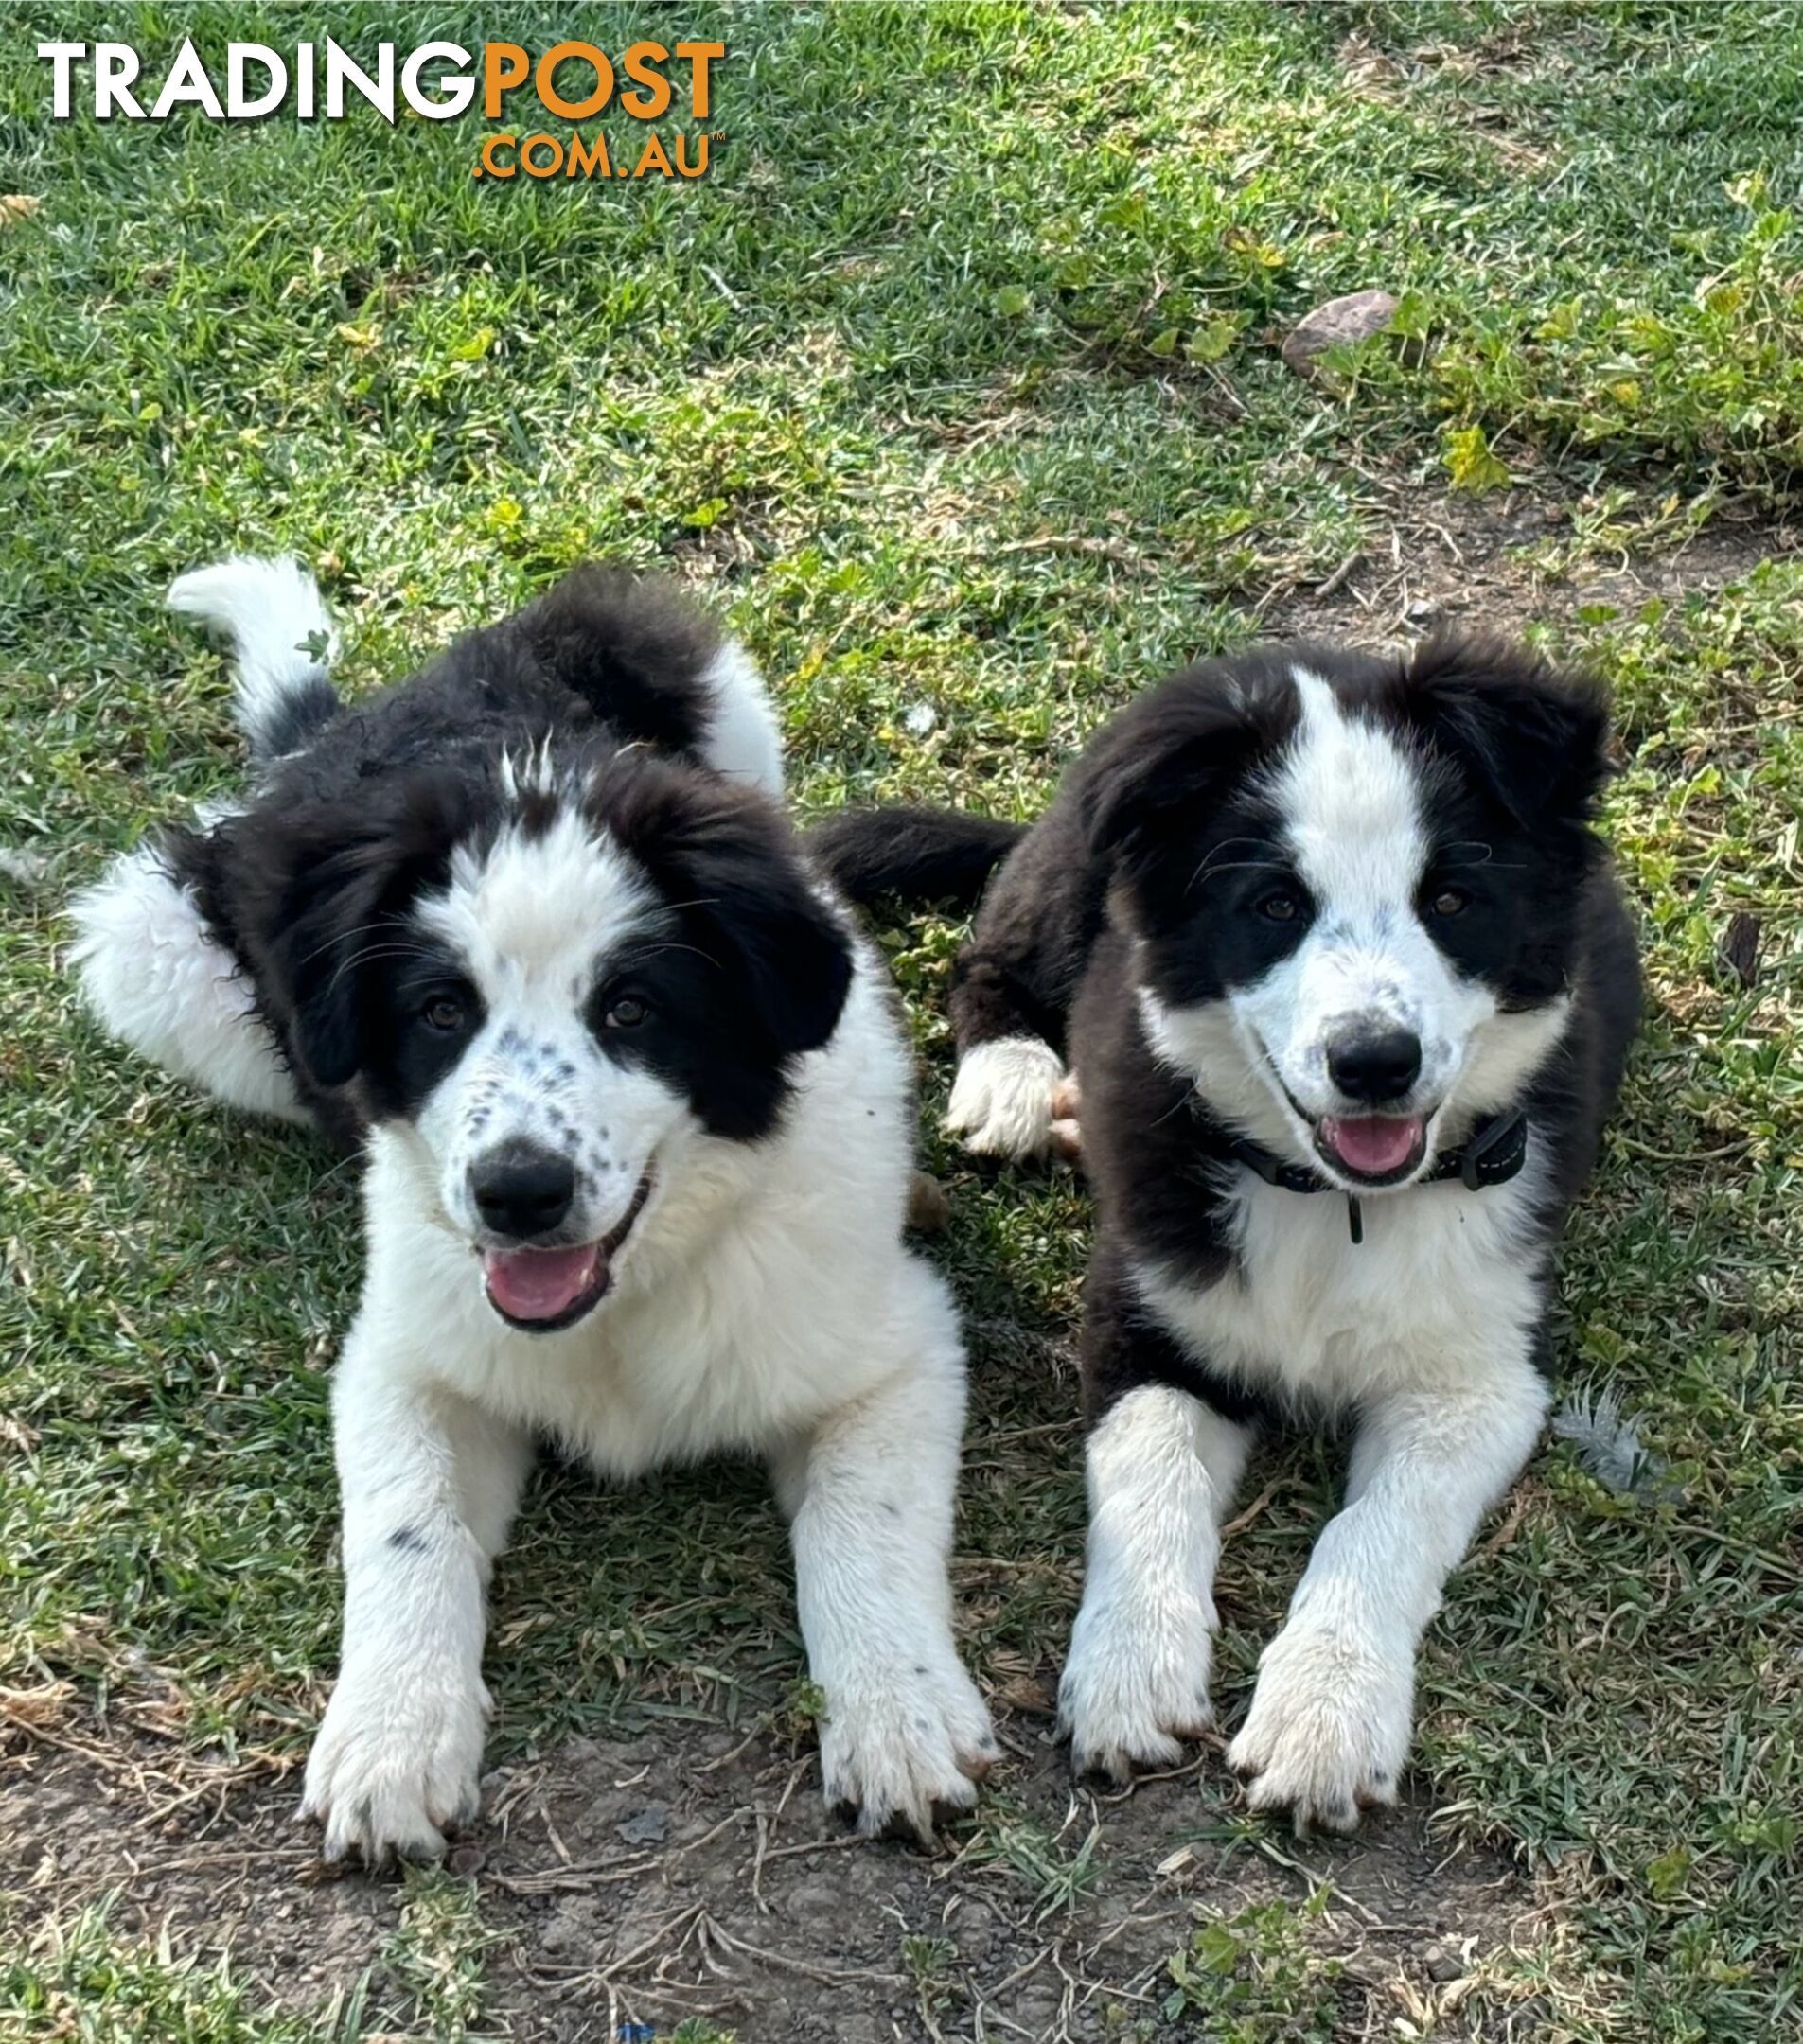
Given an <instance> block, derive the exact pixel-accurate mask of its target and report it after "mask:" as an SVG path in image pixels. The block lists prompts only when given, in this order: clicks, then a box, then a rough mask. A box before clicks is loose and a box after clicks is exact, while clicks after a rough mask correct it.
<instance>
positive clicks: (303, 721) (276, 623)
mask: <svg viewBox="0 0 1803 2044" xmlns="http://www.w3.org/2000/svg"><path fill="white" fill-rule="evenodd" d="M168 606H169V608H170V609H171V610H179V611H181V612H182V613H183V615H184V616H186V617H194V618H199V619H201V620H202V622H203V623H204V624H207V625H210V626H213V627H214V629H215V630H216V631H218V632H220V633H221V634H222V635H223V636H224V637H225V638H226V639H228V640H229V641H230V642H231V644H232V649H233V651H234V652H235V653H236V654H237V656H238V678H237V683H236V688H235V695H236V698H237V702H236V709H237V715H238V722H239V729H240V730H241V731H243V733H244V735H245V736H246V737H247V738H248V739H249V740H250V742H251V750H252V751H253V753H255V754H256V757H257V758H259V759H274V758H276V757H278V756H279V755H280V754H282V753H284V752H292V751H293V750H294V749H295V748H296V747H297V746H298V745H300V744H301V743H302V742H303V741H304V740H305V738H306V737H307V735H308V733H309V731H313V730H314V729H316V728H317V726H319V725H321V724H323V723H325V721H326V720H327V717H329V716H330V715H331V714H332V713H333V712H334V711H335V710H336V709H337V708H338V696H337V694H336V692H335V691H334V690H333V688H332V685H331V680H330V670H331V662H332V660H333V658H334V657H335V656H336V654H337V651H338V634H337V633H336V631H334V630H333V628H332V621H331V616H330V614H329V612H328V611H327V608H326V600H325V598H324V597H323V596H321V594H320V593H319V584H318V583H317V582H315V581H314V580H313V578H312V576H311V575H310V574H309V573H308V572H307V570H306V569H305V568H303V567H302V566H301V564H300V563H299V561H297V560H295V559H294V558H293V556H292V555H283V556H282V557H281V558H280V559H279V560H260V559H258V558H256V556H255V555H249V554H234V555H232V556H231V558H230V559H229V560H222V561H215V562H214V564H213V565H212V566H211V567H210V568H196V569H195V570H193V572H192V573H188V574H185V575H178V576H177V577H176V579H175V581H174V582H173V583H172V584H171V585H170V587H169V594H168Z"/></svg>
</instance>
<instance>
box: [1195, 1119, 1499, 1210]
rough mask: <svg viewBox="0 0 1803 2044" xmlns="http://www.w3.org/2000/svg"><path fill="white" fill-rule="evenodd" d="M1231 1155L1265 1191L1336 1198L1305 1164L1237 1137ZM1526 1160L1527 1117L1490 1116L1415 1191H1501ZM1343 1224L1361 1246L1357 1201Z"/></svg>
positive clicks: (1351, 1196)
mask: <svg viewBox="0 0 1803 2044" xmlns="http://www.w3.org/2000/svg"><path fill="white" fill-rule="evenodd" d="M1231 1148H1232V1152H1233V1154H1234V1155H1235V1156H1236V1157H1237V1158H1238V1159H1239V1161H1240V1162H1241V1163H1242V1164H1244V1165H1245V1166H1246V1169H1247V1170H1248V1171H1254V1172H1257V1173H1258V1175H1259V1176H1260V1177H1261V1178H1263V1179H1264V1182H1265V1184H1266V1185H1268V1186H1279V1187H1281V1188H1282V1189H1283V1190H1284V1191H1285V1192H1337V1191H1338V1190H1339V1187H1338V1186H1336V1185H1330V1184H1329V1183H1328V1181H1327V1180H1326V1179H1325V1178H1323V1177H1322V1176H1321V1174H1320V1173H1319V1172H1313V1171H1310V1170H1309V1168H1308V1166H1307V1165H1306V1164H1290V1163H1286V1162H1285V1161H1284V1159H1283V1158H1282V1157H1281V1156H1279V1155H1278V1154H1277V1153H1276V1152H1275V1151H1272V1150H1267V1149H1265V1147H1264V1144H1263V1143H1255V1142H1252V1141H1251V1140H1249V1139H1248V1138H1247V1137H1244V1136H1240V1137H1235V1138H1234V1140H1233V1143H1232V1145H1231ZM1527 1157H1528V1117H1527V1116H1526V1115H1525V1114H1523V1113H1522V1111H1521V1109H1520V1108H1518V1107H1515V1108H1511V1110H1510V1111H1509V1112H1508V1113H1507V1114H1499V1115H1492V1116H1491V1118H1490V1119H1489V1120H1488V1121H1480V1122H1479V1123H1478V1124H1477V1127H1476V1129H1475V1130H1474V1131H1473V1132H1472V1135H1471V1137H1470V1139H1469V1140H1468V1141H1466V1142H1463V1143H1461V1144H1460V1145H1459V1146H1458V1149H1457V1150H1449V1151H1447V1153H1446V1154H1445V1155H1444V1156H1443V1157H1441V1160H1440V1162H1439V1163H1438V1164H1436V1165H1435V1166H1434V1168H1433V1170H1432V1171H1430V1172H1428V1173H1427V1175H1426V1177H1425V1178H1418V1179H1417V1180H1416V1181H1415V1183H1416V1184H1417V1185H1435V1184H1438V1183H1439V1181H1440V1180H1441V1179H1442V1178H1457V1179H1458V1182H1459V1184H1460V1185H1462V1186H1463V1187H1464V1188H1465V1189H1466V1191H1467V1192H1480V1191H1482V1190H1483V1189H1484V1187H1485V1186H1494V1185H1504V1184H1507V1182H1508V1181H1509V1180H1510V1179H1511V1178H1512V1177H1513V1176H1514V1175H1515V1173H1516V1172H1518V1171H1519V1170H1520V1169H1521V1167H1522V1165H1523V1164H1524V1163H1525V1162H1526V1161H1527ZM1346 1209H1347V1212H1346V1219H1347V1225H1348V1226H1349V1227H1350V1228H1351V1230H1352V1240H1353V1241H1354V1242H1363V1241H1364V1240H1365V1220H1364V1216H1363V1215H1362V1214H1361V1213H1360V1211H1359V1205H1358V1196H1357V1194H1356V1193H1352V1192H1349V1193H1347V1195H1346Z"/></svg>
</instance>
